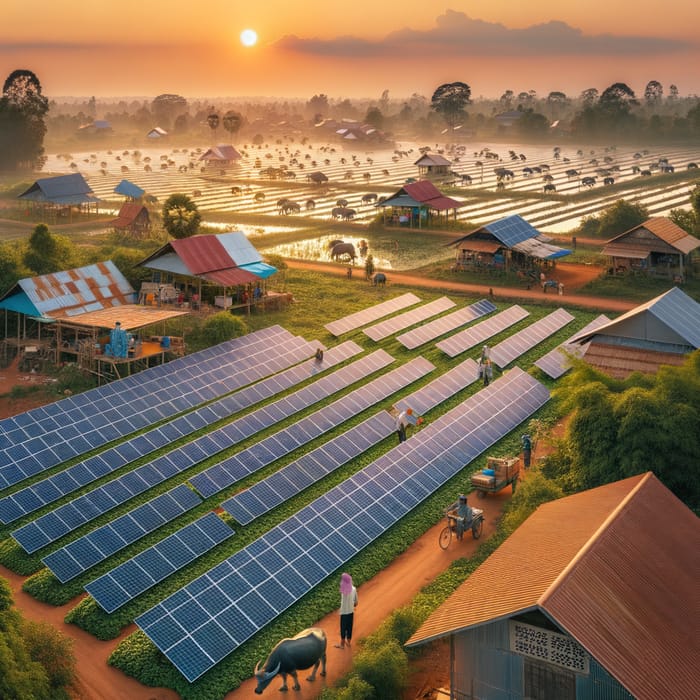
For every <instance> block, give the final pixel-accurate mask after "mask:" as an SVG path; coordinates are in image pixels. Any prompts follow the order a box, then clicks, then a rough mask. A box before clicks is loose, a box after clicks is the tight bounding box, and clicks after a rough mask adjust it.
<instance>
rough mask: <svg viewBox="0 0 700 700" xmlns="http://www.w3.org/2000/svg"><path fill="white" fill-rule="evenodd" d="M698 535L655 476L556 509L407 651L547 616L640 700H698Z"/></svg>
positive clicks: (526, 529) (699, 529)
mask: <svg viewBox="0 0 700 700" xmlns="http://www.w3.org/2000/svg"><path fill="white" fill-rule="evenodd" d="M699 523H700V521H698V518H697V517H696V516H695V515H694V514H693V513H692V512H691V511H690V510H689V509H688V508H687V507H686V506H685V505H684V504H683V503H682V502H681V501H679V500H678V499H677V498H676V497H675V496H674V495H673V494H672V493H671V492H670V491H669V490H668V489H667V488H666V487H665V486H664V485H663V484H662V483H661V482H660V481H659V480H658V479H657V478H656V477H655V476H654V475H653V474H652V473H651V472H647V473H646V474H640V475H637V476H634V477H630V478H629V479H624V480H621V481H617V482H615V483H612V484H607V485H605V486H601V487H599V488H596V489H590V490H588V491H584V492H582V493H579V494H575V495H573V496H568V497H566V498H561V499H559V500H556V501H552V502H550V503H546V504H544V505H542V506H540V507H539V508H538V509H537V510H536V511H535V513H534V514H533V515H531V516H530V517H529V518H528V519H527V520H526V521H525V522H524V523H523V524H522V525H521V526H520V527H519V528H518V529H517V530H516V531H515V532H514V533H513V534H512V535H511V536H510V537H509V538H508V539H507V540H506V541H505V542H504V543H503V544H502V545H501V546H500V547H499V548H498V549H497V550H496V552H494V554H492V555H491V556H490V557H489V558H488V559H487V560H486V561H485V562H484V563H483V564H482V565H481V566H480V567H479V568H478V569H477V570H476V571H475V572H474V573H473V574H472V575H471V576H470V577H469V578H468V579H467V580H466V581H465V582H464V583H463V584H462V586H461V587H460V588H459V589H458V590H457V591H456V592H455V593H454V594H453V595H452V596H451V597H450V598H449V599H448V600H447V601H446V602H445V603H444V604H443V605H442V606H441V607H440V608H438V610H436V611H435V612H434V613H433V614H432V615H431V616H430V617H429V618H428V619H427V620H426V622H425V623H424V624H423V625H422V626H421V627H420V628H419V629H418V630H417V632H416V633H415V634H414V635H413V636H412V637H411V638H410V639H409V640H408V642H407V646H415V645H419V644H422V643H425V642H427V641H430V640H432V639H436V638H439V637H443V636H445V635H448V634H454V633H457V632H460V631H463V630H467V629H470V628H473V627H477V626H480V625H484V624H487V623H490V622H493V621H495V620H499V619H505V618H509V617H512V616H514V615H517V614H520V613H523V612H526V611H529V610H534V609H539V610H541V611H543V612H544V613H545V614H546V615H547V616H549V617H550V618H551V619H552V620H553V621H554V622H555V623H556V624H557V625H558V626H559V627H560V628H561V629H562V630H564V631H566V632H567V633H568V634H570V635H571V636H572V637H573V638H574V639H575V640H576V641H577V642H578V643H579V644H581V645H582V646H583V647H584V648H585V649H586V651H587V652H588V653H589V654H591V656H593V657H594V658H595V659H596V660H597V661H598V662H599V663H600V664H601V665H602V666H603V667H604V668H605V669H606V670H607V671H608V673H610V674H611V675H612V676H613V677H615V678H616V679H617V680H618V681H619V682H620V683H621V684H622V685H623V686H624V687H625V688H626V689H627V690H628V691H629V692H630V693H632V695H634V696H635V697H636V698H639V699H640V700H647V699H648V700H658V698H662V697H667V698H695V697H699V696H700V675H698V671H697V662H698V641H697V638H698V629H699V628H698V622H699V620H700V616H699V614H698V613H699V612H700V605H699V603H700V597H699V596H698V591H699V588H698V575H699V574H700V566H699V565H700V557H699V555H698V552H700V524H699Z"/></svg>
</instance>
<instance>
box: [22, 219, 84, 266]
mask: <svg viewBox="0 0 700 700" xmlns="http://www.w3.org/2000/svg"><path fill="white" fill-rule="evenodd" d="M74 252H75V251H74V248H73V246H72V244H71V242H70V241H69V240H68V239H67V238H65V237H64V236H57V235H55V234H53V233H51V231H49V227H48V226H47V225H46V224H38V225H37V226H35V227H34V231H33V232H32V235H31V236H30V237H29V241H28V248H27V250H26V252H25V253H24V258H23V261H22V262H23V263H24V265H26V267H27V268H29V270H31V271H32V273H33V274H35V275H47V274H49V273H50V272H58V271H59V270H70V269H71V268H73V267H75V265H74V264H73V263H74V259H75V254H74Z"/></svg>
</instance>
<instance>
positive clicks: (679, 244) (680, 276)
mask: <svg viewBox="0 0 700 700" xmlns="http://www.w3.org/2000/svg"><path fill="white" fill-rule="evenodd" d="M698 248H700V240H698V239H697V238H695V236H691V235H690V234H689V233H687V232H686V231H684V230H683V229H682V228H681V227H680V226H678V225H677V224H674V223H673V221H671V219H668V218H666V217H665V216H657V217H654V218H651V219H648V220H647V221H645V222H644V223H641V224H639V225H638V226H634V227H633V228H631V229H629V231H625V232H624V233H621V234H620V235H619V236H615V238H611V239H610V240H609V241H608V242H607V243H606V244H605V247H604V248H603V254H604V255H607V256H608V260H609V263H610V267H609V270H608V271H609V272H610V273H611V274H613V273H614V274H629V273H636V274H644V275H653V276H656V277H668V278H669V279H672V280H674V281H676V282H683V281H684V280H685V279H686V278H687V277H689V276H690V275H692V273H693V267H692V264H691V255H692V253H693V251H695V250H697V249H698Z"/></svg>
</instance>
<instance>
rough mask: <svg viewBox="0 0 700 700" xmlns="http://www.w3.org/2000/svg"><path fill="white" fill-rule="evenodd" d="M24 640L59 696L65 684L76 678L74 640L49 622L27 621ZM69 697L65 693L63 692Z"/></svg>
mask: <svg viewBox="0 0 700 700" xmlns="http://www.w3.org/2000/svg"><path fill="white" fill-rule="evenodd" d="M24 641H25V643H26V645H27V650H28V651H29V655H30V656H31V658H32V659H33V660H34V661H37V662H39V663H40V664H41V666H42V667H43V669H44V671H45V672H46V675H47V676H48V679H49V685H50V686H51V689H52V691H53V696H52V697H58V694H59V693H61V691H62V689H63V688H64V687H65V686H68V685H70V684H71V683H72V682H73V680H74V678H75V655H74V654H73V640H72V639H70V638H69V637H66V636H64V635H62V634H61V633H60V632H59V631H58V630H57V629H56V628H55V627H53V626H52V625H50V624H49V623H48V622H31V621H27V622H26V623H25V626H24ZM61 694H62V695H63V696H64V697H68V696H67V695H66V694H65V693H61Z"/></svg>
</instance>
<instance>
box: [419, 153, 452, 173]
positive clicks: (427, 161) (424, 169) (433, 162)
mask: <svg viewBox="0 0 700 700" xmlns="http://www.w3.org/2000/svg"><path fill="white" fill-rule="evenodd" d="M414 165H416V166H418V177H422V178H425V177H445V176H446V175H450V168H451V167H452V161H451V160H448V159H447V158H445V156H441V155H440V154H439V153H424V154H423V155H422V156H421V157H420V158H419V159H418V160H417V161H416V162H415V163H414Z"/></svg>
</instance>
